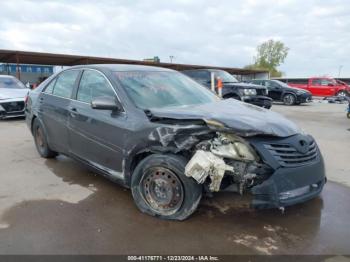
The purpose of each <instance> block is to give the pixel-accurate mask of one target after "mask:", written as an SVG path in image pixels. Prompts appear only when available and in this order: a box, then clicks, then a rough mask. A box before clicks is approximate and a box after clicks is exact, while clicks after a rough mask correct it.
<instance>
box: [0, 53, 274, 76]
mask: <svg viewBox="0 0 350 262" xmlns="http://www.w3.org/2000/svg"><path fill="white" fill-rule="evenodd" d="M0 63H18V64H40V65H59V66H73V65H84V64H85V65H86V64H129V65H130V64H131V65H148V66H157V67H165V68H170V69H175V70H179V71H181V70H188V69H203V68H212V69H221V70H225V71H227V72H229V73H231V74H236V75H249V74H258V73H268V71H265V70H250V69H243V68H231V67H217V66H210V65H205V66H204V65H189V64H175V63H154V62H149V61H140V60H129V59H119V58H108V57H94V56H79V55H66V54H53V53H39V52H28V51H16V50H1V49H0Z"/></svg>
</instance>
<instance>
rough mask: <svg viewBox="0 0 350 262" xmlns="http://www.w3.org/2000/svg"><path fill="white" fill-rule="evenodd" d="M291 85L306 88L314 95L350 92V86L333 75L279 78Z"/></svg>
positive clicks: (339, 94) (326, 95) (336, 94)
mask: <svg viewBox="0 0 350 262" xmlns="http://www.w3.org/2000/svg"><path fill="white" fill-rule="evenodd" d="M275 80H279V81H281V82H284V83H286V84H288V85H289V86H291V87H296V88H301V89H305V90H307V91H309V92H311V94H312V95H313V96H322V97H329V96H347V95H349V94H350V86H348V85H347V84H346V83H344V82H342V81H338V80H336V79H334V78H331V77H310V78H278V79H275Z"/></svg>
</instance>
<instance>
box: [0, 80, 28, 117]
mask: <svg viewBox="0 0 350 262" xmlns="http://www.w3.org/2000/svg"><path fill="white" fill-rule="evenodd" d="M28 92H29V89H28V88H27V87H26V86H25V85H24V84H23V83H22V82H21V81H19V80H18V79H17V78H15V77H13V76H9V75H0V119H5V118H12V117H21V116H24V100H25V97H26V96H27V94H28Z"/></svg>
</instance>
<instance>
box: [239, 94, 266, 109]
mask: <svg viewBox="0 0 350 262" xmlns="http://www.w3.org/2000/svg"><path fill="white" fill-rule="evenodd" d="M241 99H242V101H243V102H246V103H249V104H252V105H256V106H260V107H263V108H268V109H269V108H271V106H272V99H271V98H270V97H267V96H259V95H257V96H243V97H242V98H241Z"/></svg>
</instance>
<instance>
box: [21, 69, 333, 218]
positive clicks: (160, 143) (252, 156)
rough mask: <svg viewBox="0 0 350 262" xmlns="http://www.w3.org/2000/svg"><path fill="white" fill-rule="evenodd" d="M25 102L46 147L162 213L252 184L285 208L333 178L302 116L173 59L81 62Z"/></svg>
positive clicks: (258, 202) (260, 203)
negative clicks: (209, 83)
mask: <svg viewBox="0 0 350 262" xmlns="http://www.w3.org/2000/svg"><path fill="white" fill-rule="evenodd" d="M25 111H26V121H27V124H28V127H29V129H30V130H31V132H32V134H33V137H34V142H35V145H36V148H37V150H38V152H39V154H40V155H41V156H42V157H44V158H52V157H55V156H56V155H57V154H58V153H62V154H64V155H67V156H70V157H72V158H75V159H77V160H79V161H81V162H82V163H85V164H87V165H88V166H91V167H93V168H94V169H95V170H97V171H98V172H100V173H101V174H103V175H105V176H107V177H108V178H110V179H111V180H113V181H118V182H120V183H121V184H123V185H124V186H126V187H130V188H131V192H132V196H133V198H134V200H135V203H136V205H137V206H138V208H139V209H140V210H141V211H142V212H144V213H147V214H149V215H153V216H157V217H160V218H164V219H175V220H183V219H185V218H187V217H188V216H190V215H191V214H192V213H193V212H194V211H195V210H196V208H197V206H198V203H199V202H200V199H201V197H202V193H203V192H204V193H205V192H208V193H209V192H217V191H220V190H224V189H225V190H231V191H233V192H239V193H241V194H243V193H250V194H252V196H253V200H252V203H251V204H252V206H253V207H256V208H283V207H285V206H289V205H293V204H296V203H300V202H303V201H306V200H308V199H311V198H314V197H316V196H317V195H319V194H320V192H321V191H322V188H323V186H324V184H325V181H326V178H325V169H324V164H323V159H322V155H321V153H320V151H319V149H318V146H317V144H316V142H315V140H314V139H313V138H312V136H310V135H307V134H304V133H303V132H302V131H301V130H300V129H299V128H298V127H297V126H296V125H295V124H294V123H292V122H291V121H289V120H287V119H285V118H284V117H282V116H281V115H279V114H278V113H275V112H272V111H270V110H266V109H263V108H259V107H255V106H251V105H249V104H247V103H242V102H240V101H236V100H234V99H226V100H222V99H219V98H218V97H217V96H216V95H214V94H213V93H212V92H210V91H209V90H207V89H205V88H203V86H201V85H199V84H198V83H197V82H195V81H193V80H192V79H190V78H189V77H187V76H185V75H183V74H181V73H179V72H176V71H173V70H169V69H164V68H158V67H148V66H136V65H86V66H75V67H72V68H70V69H66V70H64V71H61V72H60V73H56V74H55V75H53V76H52V77H50V78H49V79H47V80H46V81H45V82H43V83H42V84H41V85H40V86H39V87H38V88H36V89H34V90H33V91H31V92H30V94H29V99H28V101H27V103H26V110H25Z"/></svg>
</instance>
